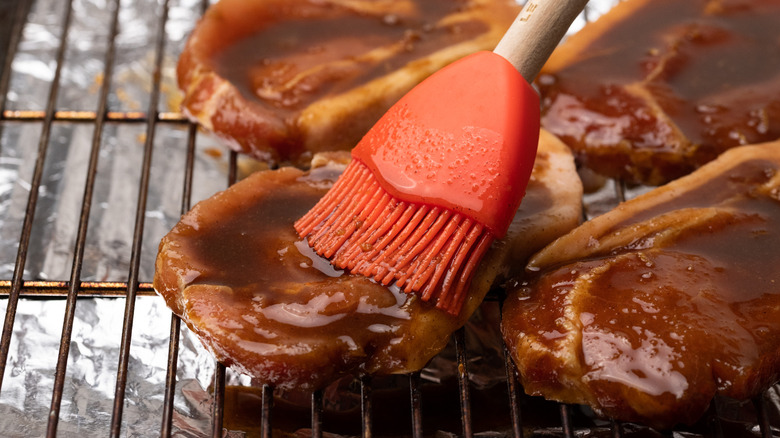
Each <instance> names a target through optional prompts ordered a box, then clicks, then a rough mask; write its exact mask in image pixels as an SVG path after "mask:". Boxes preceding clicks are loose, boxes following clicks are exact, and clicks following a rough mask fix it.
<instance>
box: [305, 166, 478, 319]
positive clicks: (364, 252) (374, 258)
mask: <svg viewBox="0 0 780 438" xmlns="http://www.w3.org/2000/svg"><path fill="white" fill-rule="evenodd" d="M295 230H296V231H297V232H298V234H299V235H300V236H301V237H306V238H308V243H309V245H310V246H311V247H312V248H313V249H314V251H315V252H316V253H317V254H319V255H321V256H323V257H325V258H328V259H330V261H331V263H332V264H333V265H334V266H335V267H337V268H339V269H346V270H348V271H349V272H352V273H355V274H360V275H363V276H366V277H370V278H374V279H375V280H376V281H378V282H380V283H382V284H385V285H388V284H391V283H393V282H394V283H395V284H396V286H398V287H399V288H400V289H401V290H403V291H405V292H406V293H415V294H417V295H419V296H420V298H421V299H422V300H423V301H431V302H434V303H435V304H436V307H438V308H440V309H443V310H445V311H447V312H448V313H450V314H453V315H457V314H459V313H460V310H461V307H462V306H463V303H464V302H465V297H466V291H467V289H468V286H469V283H470V282H471V277H472V276H473V273H474V271H475V269H476V266H477V265H478V264H479V260H480V259H481V257H482V255H484V253H485V251H487V248H488V247H489V246H490V243H491V242H492V241H493V236H492V234H491V233H490V232H489V231H488V230H487V229H486V228H484V227H483V226H482V225H481V224H479V223H477V222H475V221H473V220H471V219H469V218H466V217H465V216H463V215H461V214H458V213H453V212H451V211H449V210H446V209H442V208H439V207H432V206H429V205H424V204H416V203H409V202H404V201H400V200H397V199H395V198H393V197H392V196H390V195H389V194H388V193H387V192H386V191H385V190H384V189H383V188H382V187H381V186H380V185H379V183H378V182H377V180H376V178H375V177H374V176H373V174H372V173H371V172H370V171H369V169H368V168H367V167H366V166H365V165H363V164H362V163H360V162H359V161H357V160H353V161H352V162H351V163H350V165H349V166H348V167H347V169H346V170H345V172H344V175H342V177H341V178H339V180H338V181H337V182H336V184H334V186H333V188H332V189H331V190H330V191H328V193H327V194H326V195H325V196H324V197H323V198H322V199H321V200H320V201H319V202H318V203H317V205H315V206H314V208H312V209H311V210H310V211H309V212H308V213H307V214H306V215H305V216H303V217H302V218H301V219H299V220H298V221H297V222H296V223H295Z"/></svg>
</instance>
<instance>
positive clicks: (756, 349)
mask: <svg viewBox="0 0 780 438" xmlns="http://www.w3.org/2000/svg"><path fill="white" fill-rule="evenodd" d="M778 172H780V166H778V164H776V163H771V162H768V161H763V160H752V161H747V162H745V163H742V164H740V165H737V166H735V167H733V168H731V169H729V170H728V171H727V172H725V173H724V174H722V175H720V176H718V177H717V178H715V179H713V180H710V181H709V182H708V183H707V184H705V185H703V186H701V187H699V188H697V189H693V190H691V191H690V192H686V193H685V194H683V195H682V196H679V197H678V198H676V199H674V200H673V201H670V202H668V203H666V204H661V205H658V206H655V207H653V208H652V209H649V210H647V211H637V212H636V215H635V216H633V217H632V218H631V219H630V220H629V221H624V222H622V223H620V224H618V225H616V226H615V227H613V228H612V229H611V230H610V231H609V233H612V232H616V230H619V229H624V230H625V228H624V227H626V226H628V225H630V224H631V223H637V222H642V221H645V220H649V219H651V218H653V217H656V216H658V215H661V214H663V213H665V212H670V211H674V210H679V209H683V208H692V210H690V211H691V213H690V216H682V217H681V218H680V221H681V222H683V223H680V224H679V227H680V229H681V230H682V231H680V232H678V233H677V234H674V235H673V236H672V237H671V238H668V237H665V236H663V235H662V234H663V233H664V232H667V231H670V230H667V229H663V230H658V233H654V234H651V235H648V236H642V237H639V238H637V239H636V240H634V241H632V242H631V244H630V245H628V246H627V247H618V248H614V249H613V250H612V252H611V253H610V254H608V255H602V256H598V257H595V258H592V259H586V260H581V261H577V262H574V263H571V264H569V265H566V266H563V267H560V268H558V269H557V270H554V271H552V272H548V273H547V274H545V276H542V277H540V281H541V282H542V283H540V284H537V286H535V287H534V288H533V289H530V290H531V292H530V293H531V295H529V298H528V299H529V300H530V301H531V302H532V303H533V304H522V305H523V306H529V307H524V309H525V310H524V314H525V317H524V318H527V320H524V319H522V318H520V319H518V320H520V321H522V322H521V324H522V325H523V327H524V328H523V330H524V331H525V332H527V333H530V334H532V335H533V336H536V337H538V340H539V341H540V342H542V343H544V344H546V345H547V347H549V348H551V349H553V350H555V349H556V348H557V347H556V345H557V343H558V342H559V341H561V339H563V338H564V336H566V333H567V331H568V329H566V328H563V327H562V326H561V325H560V321H561V320H562V319H561V318H564V319H565V318H568V316H565V314H564V312H565V311H566V310H564V309H567V308H574V309H575V311H576V312H577V314H578V315H579V322H580V323H581V324H582V341H581V342H582V349H583V354H584V358H583V360H584V363H585V364H586V365H587V367H588V368H587V369H586V370H584V373H585V379H591V380H594V381H601V382H611V383H621V384H623V385H626V386H628V387H631V388H634V389H635V390H637V391H640V392H643V393H646V394H650V395H653V396H659V397H660V396H672V397H673V398H681V397H683V396H686V397H693V395H691V394H695V393H697V392H699V391H702V393H704V392H705V391H704V390H703V389H702V388H707V387H709V386H710V385H713V382H712V375H710V372H706V371H705V372H703V374H702V372H698V371H697V370H699V369H700V368H699V367H702V366H703V367H704V369H709V368H710V367H711V368H712V371H711V373H712V374H714V375H715V376H716V382H715V384H716V385H717V388H718V389H719V390H721V391H725V392H726V393H727V394H730V395H732V396H735V397H747V396H750V391H751V390H752V387H751V385H753V384H755V382H753V381H751V377H746V376H750V375H752V374H753V373H762V372H763V373H766V372H767V371H768V370H767V371H762V370H761V366H762V365H761V361H762V360H763V361H766V360H768V361H769V362H770V363H771V362H772V361H775V362H777V359H776V358H774V356H772V355H773V354H774V353H773V352H775V351H777V350H778V348H780V269H779V268H778V267H780V197H778V195H777V194H778V193H780V187H778V186H777V181H778V179H776V176H777V173H778ZM772 178H775V179H774V181H773V182H772ZM772 184H774V186H772ZM762 186H764V187H762ZM706 207H716V208H718V209H719V210H720V211H719V213H718V214H717V215H715V216H714V217H712V218H709V219H707V220H706V221H702V222H696V219H697V218H698V217H699V216H698V215H702V214H706V213H707V212H706V211H704V210H699V209H697V208H706ZM687 222H690V224H689V223H687ZM675 229H676V228H674V229H672V230H671V231H674V230H675ZM767 354H769V355H770V358H769V359H767V357H766V355H767ZM775 366H776V365H775ZM774 372H775V373H777V371H774ZM775 377H776V375H775ZM762 378H763V379H770V381H769V382H764V384H770V383H772V381H771V379H772V378H773V377H772V375H771V374H770V375H763V376H762ZM611 383H599V382H596V383H592V385H594V386H595V387H599V385H609V384H611ZM594 391H596V392H598V390H594ZM729 391H732V392H731V393H729ZM608 392H609V391H608ZM613 393H614V392H613Z"/></svg>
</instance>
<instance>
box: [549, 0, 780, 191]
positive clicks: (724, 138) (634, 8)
mask: <svg viewBox="0 0 780 438" xmlns="http://www.w3.org/2000/svg"><path fill="white" fill-rule="evenodd" d="M777 23H780V1H778V0H690V1H677V0H629V1H626V2H621V3H620V4H618V5H617V6H616V7H615V8H613V9H612V10H610V11H609V12H608V13H607V14H605V15H603V16H602V17H600V18H599V19H598V20H596V21H594V22H592V23H590V24H588V25H586V26H585V28H583V29H582V30H581V31H580V32H578V33H577V34H575V35H573V36H572V37H571V38H569V39H568V40H567V41H566V42H565V43H564V44H562V45H561V46H560V47H558V48H557V49H556V51H555V53H553V55H552V57H551V58H550V60H549V62H548V63H547V65H546V66H545V67H544V68H543V70H542V73H541V74H540V76H539V78H538V79H537V85H538V86H539V88H540V91H541V94H542V106H543V108H542V125H543V126H544V127H545V128H546V129H548V130H549V131H550V132H552V133H553V134H555V135H558V136H559V137H561V138H562V139H563V140H564V142H565V143H566V144H568V145H569V146H570V147H571V148H572V149H573V150H574V152H575V155H576V156H577V158H578V160H579V161H581V162H582V163H583V164H585V165H586V166H588V167H590V168H592V169H593V170H595V171H597V172H599V173H602V174H604V175H607V176H610V177H615V178H621V179H623V180H625V181H627V182H633V183H643V184H650V185H658V184H662V183H665V182H668V181H671V180H673V179H675V178H677V177H680V176H682V175H685V174H687V173H689V172H691V171H692V170H694V169H696V168H698V167H699V166H701V165H703V164H704V163H706V162H708V161H710V160H712V159H714V158H715V157H717V156H718V154H720V153H722V152H723V151H725V150H727V149H729V148H731V147H735V146H739V145H746V144H755V143H760V142H764V141H771V140H776V139H778V138H780V44H779V43H778V41H780V26H778V25H777Z"/></svg>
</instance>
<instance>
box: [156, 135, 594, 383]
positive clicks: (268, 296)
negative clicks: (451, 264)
mask: <svg viewBox="0 0 780 438" xmlns="http://www.w3.org/2000/svg"><path fill="white" fill-rule="evenodd" d="M541 138H542V141H541V142H540V145H539V153H538V157H537V160H536V166H535V168H534V173H533V175H532V177H531V181H530V183H529V185H528V190H527V195H526V197H525V199H524V201H523V203H522V205H521V207H520V209H519V210H518V213H517V215H516V217H515V219H514V221H513V223H512V226H511V227H510V231H509V233H508V235H507V237H506V238H504V239H502V240H497V241H495V242H494V244H493V246H492V248H491V249H490V250H489V251H488V253H487V254H486V256H485V258H484V259H483V260H482V262H481V265H480V267H479V269H478V272H477V273H475V276H474V279H473V280H472V283H471V288H470V290H469V291H468V297H467V299H466V303H465V304H464V308H463V311H462V312H461V313H460V314H459V315H457V316H453V315H450V314H449V313H447V312H446V311H442V310H439V309H436V308H435V307H434V306H432V305H430V304H429V303H425V302H422V301H421V300H420V299H419V298H418V297H417V296H416V295H407V294H404V293H402V292H399V291H398V290H397V288H394V287H384V286H381V285H379V284H377V283H375V282H373V281H371V280H369V279H367V278H366V277H362V276H355V275H349V274H344V273H342V272H338V271H335V270H334V269H333V268H332V267H331V266H330V265H329V264H328V262H327V261H326V260H324V259H320V258H319V257H317V256H316V255H315V254H314V252H313V251H311V249H310V248H309V247H308V245H307V244H306V243H305V242H304V241H301V240H300V239H299V238H298V236H297V234H296V233H295V230H294V229H293V225H292V224H293V222H294V221H295V220H296V219H297V218H298V217H300V216H301V215H303V214H304V213H305V212H306V211H308V210H309V209H310V208H311V207H312V206H313V205H314V203H315V202H316V201H317V199H318V198H319V197H321V196H322V195H323V194H324V193H325V192H326V191H327V189H328V188H329V187H330V185H331V184H332V182H333V181H334V179H335V178H336V177H337V176H338V174H339V173H340V172H341V171H343V168H344V167H345V165H346V163H347V161H348V160H349V154H348V153H347V152H338V153H330V154H327V155H317V156H316V157H315V162H314V163H313V164H312V170H310V171H306V172H304V171H301V170H299V169H296V168H293V167H285V168H281V169H279V170H272V171H263V172H257V173H254V174H252V175H250V176H249V177H248V178H246V179H244V180H242V181H240V182H238V183H237V184H235V185H233V186H231V187H230V188H228V189H227V190H225V191H224V192H221V193H218V194H216V195H214V196H213V197H211V198H209V199H206V200H204V201H201V202H200V203H198V204H197V205H196V206H195V207H194V208H193V209H192V210H191V211H190V212H188V213H187V214H185V215H184V216H183V217H182V219H181V221H180V222H179V223H178V224H177V225H176V226H175V227H174V228H173V230H171V232H170V233H169V234H168V235H166V236H165V237H164V238H163V239H162V241H161V243H160V247H159V253H158V257H157V261H156V272H155V277H154V288H155V290H156V291H157V292H158V293H159V294H160V295H161V296H162V297H163V298H164V299H165V301H166V303H167V305H168V306H169V307H170V308H171V309H172V310H173V312H174V313H176V314H177V315H179V316H180V317H181V318H182V320H183V321H184V322H185V323H186V324H187V326H188V327H189V328H190V329H192V331H193V332H194V333H195V334H196V335H197V336H198V337H199V338H200V339H201V341H202V342H203V344H204V345H205V346H206V347H207V348H208V349H209V350H210V351H212V352H213V353H214V355H215V356H216V358H217V359H218V360H219V361H221V362H223V363H225V364H226V365H228V366H233V367H235V368H236V369H238V370H240V371H242V372H245V373H247V374H249V375H252V376H254V377H255V378H257V379H258V381H260V382H263V383H269V384H272V385H274V386H276V387H278V388H281V389H292V388H300V389H314V388H321V387H323V386H324V385H327V384H328V383H329V382H332V381H334V380H336V379H337V378H338V377H341V376H343V375H350V374H351V375H361V374H392V373H404V372H410V371H414V370H419V369H421V368H422V367H423V366H425V364H426V363H427V362H428V361H429V360H430V359H431V358H432V357H433V356H434V355H436V354H437V353H438V352H439V351H440V350H441V349H442V348H443V347H444V346H445V345H446V344H447V341H448V339H449V335H450V334H451V333H452V332H453V331H454V330H456V329H457V328H459V327H461V326H462V325H463V324H464V323H465V322H466V320H467V319H468V318H469V316H470V315H471V314H472V313H473V312H474V311H475V309H476V308H477V307H478V306H479V304H480V303H481V301H482V299H483V298H484V296H485V295H486V294H487V292H488V291H489V290H490V289H491V288H492V287H495V286H497V285H498V284H499V283H500V282H501V281H503V280H504V279H506V278H508V277H509V276H510V275H511V274H512V273H513V272H517V271H518V270H522V267H523V266H524V265H525V262H526V260H527V259H528V257H529V256H530V254H532V253H533V252H534V251H536V250H538V249H540V248H541V247H543V246H544V245H545V244H547V243H549V242H550V241H552V240H553V239H555V238H556V237H558V236H560V235H562V234H564V233H565V232H566V231H568V230H570V229H572V228H573V227H574V226H576V225H577V224H578V222H579V217H580V211H581V196H582V186H581V184H580V181H579V178H578V176H577V173H576V169H575V167H574V160H573V157H572V155H571V152H570V151H569V150H568V149H567V148H566V147H565V146H564V145H563V144H562V143H560V141H558V140H557V139H555V138H554V137H553V136H551V135H549V134H546V133H542V136H541Z"/></svg>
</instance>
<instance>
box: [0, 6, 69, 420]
mask: <svg viewBox="0 0 780 438" xmlns="http://www.w3.org/2000/svg"><path fill="white" fill-rule="evenodd" d="M71 3H72V1H69V2H68V3H67V5H66V12H65V16H64V17H63V24H62V31H61V34H60V39H59V41H60V44H59V47H58V49H57V57H56V68H55V70H54V78H53V79H52V85H51V88H50V90H49V97H48V100H47V104H46V115H45V117H44V124H43V127H42V129H41V137H40V140H39V142H38V154H37V158H36V160H35V170H34V171H33V176H32V180H31V182H30V194H29V196H28V198H27V207H26V209H25V214H24V222H23V225H22V233H21V236H20V238H19V248H18V250H17V254H16V262H15V265H14V273H13V278H12V280H11V290H10V292H9V295H8V308H7V310H6V313H5V322H4V324H3V335H2V338H0V389H2V383H3V376H4V375H5V366H6V363H7V362H8V349H9V347H10V344H11V335H12V334H13V326H14V320H15V319H16V309H17V305H18V303H19V291H20V290H21V286H22V277H23V276H24V265H25V263H26V262H27V252H28V250H29V246H30V234H31V232H32V224H33V219H34V217H35V208H36V206H37V204H38V189H39V188H40V186H41V179H42V177H43V165H44V162H45V161H46V151H47V149H48V146H49V137H50V135H51V126H52V120H53V117H54V106H55V102H56V100H57V95H58V93H59V86H60V76H61V74H62V64H63V59H64V58H65V48H66V46H67V37H68V30H69V29H70V22H71ZM52 407H54V403H53V404H52ZM50 421H51V420H50ZM54 422H55V423H56V420H54ZM50 424H51V423H50Z"/></svg>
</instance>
